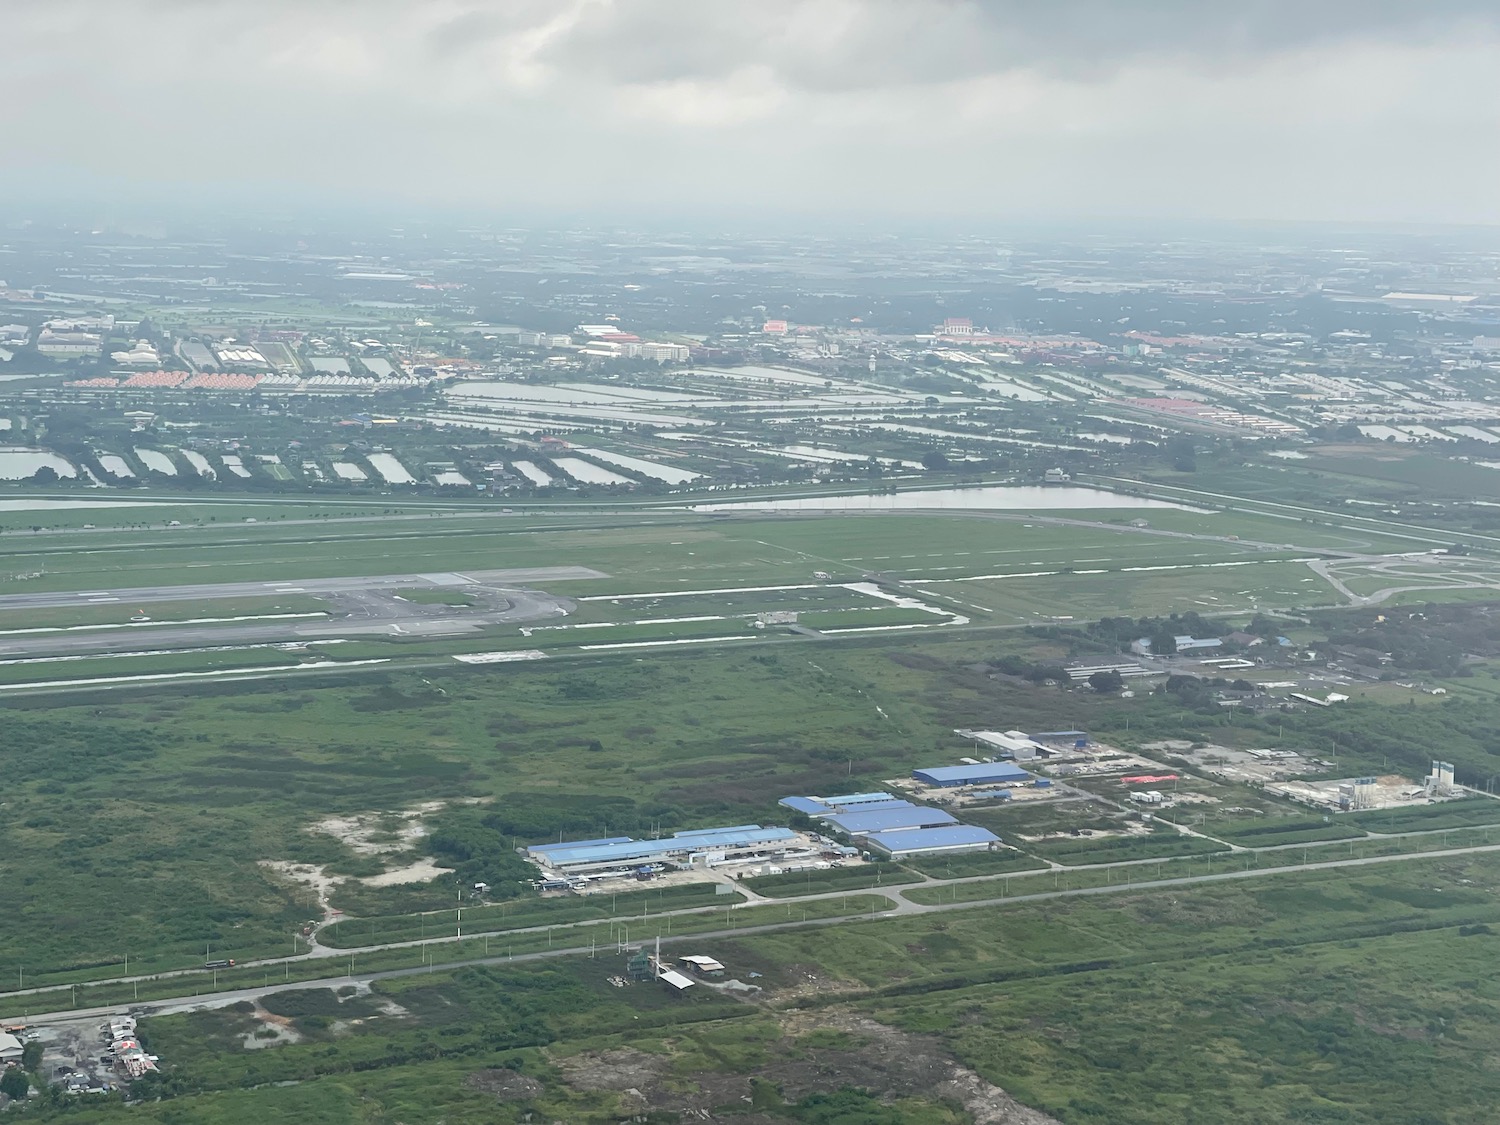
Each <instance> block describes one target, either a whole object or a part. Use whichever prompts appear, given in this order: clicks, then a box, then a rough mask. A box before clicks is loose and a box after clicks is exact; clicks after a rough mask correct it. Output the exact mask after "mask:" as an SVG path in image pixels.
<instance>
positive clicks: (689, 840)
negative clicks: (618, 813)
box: [540, 824, 797, 867]
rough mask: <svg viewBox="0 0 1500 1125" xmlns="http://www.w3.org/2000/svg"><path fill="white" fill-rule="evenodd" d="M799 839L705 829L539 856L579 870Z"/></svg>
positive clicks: (553, 849) (772, 831) (780, 833)
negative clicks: (590, 866)
mask: <svg viewBox="0 0 1500 1125" xmlns="http://www.w3.org/2000/svg"><path fill="white" fill-rule="evenodd" d="M796 838H797V834H796V833H795V832H792V831H791V830H789V829H786V828H761V827H760V826H759V825H755V824H751V825H745V826H742V827H736V828H706V829H702V830H700V831H697V832H690V833H687V834H685V835H678V836H673V837H671V838H669V839H666V840H617V841H611V842H609V843H603V844H599V843H589V842H588V841H583V842H581V843H577V844H569V845H564V846H563V847H561V848H559V847H558V846H557V845H555V844H554V845H551V846H549V847H548V848H547V849H546V851H544V852H541V853H540V854H541V856H542V858H544V859H546V860H547V862H549V863H552V864H556V865H557V866H559V867H578V866H585V865H590V864H611V863H628V862H631V861H634V860H652V859H657V858H664V857H666V856H670V855H683V854H685V853H688V852H698V851H705V850H708V849H714V850H718V849H723V850H733V849H735V848H745V847H758V846H764V845H766V844H777V843H784V842H786V841H789V840H795V839H796Z"/></svg>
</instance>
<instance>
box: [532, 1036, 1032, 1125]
mask: <svg viewBox="0 0 1500 1125" xmlns="http://www.w3.org/2000/svg"><path fill="white" fill-rule="evenodd" d="M779 1020H780V1023H781V1031H782V1038H781V1039H780V1040H779V1041H777V1042H776V1043H775V1044H773V1045H771V1046H770V1048H769V1050H770V1052H771V1054H772V1057H771V1058H768V1059H766V1060H765V1061H764V1063H762V1064H761V1065H759V1066H757V1067H756V1068H755V1072H754V1073H753V1074H730V1073H722V1072H718V1071H695V1072H692V1073H689V1074H684V1073H682V1072H680V1071H679V1070H677V1069H676V1068H675V1066H674V1058H673V1054H672V1053H671V1051H670V1049H671V1048H672V1046H673V1044H672V1042H671V1041H668V1042H667V1044H666V1046H667V1047H668V1048H669V1051H668V1052H667V1053H662V1054H651V1053H647V1052H645V1051H641V1050H637V1049H635V1048H633V1047H618V1048H613V1049H611V1050H606V1051H589V1052H584V1053H582V1054H578V1055H572V1056H568V1057H565V1058H559V1059H555V1060H553V1061H554V1063H555V1065H556V1066H557V1067H558V1069H559V1070H560V1071H561V1072H562V1074H563V1076H564V1078H565V1080H566V1081H567V1082H568V1084H569V1085H571V1086H573V1087H574V1088H575V1089H578V1090H587V1091H595V1092H600V1091H613V1092H615V1093H617V1094H619V1095H620V1106H619V1108H620V1110H621V1111H623V1112H632V1113H646V1112H652V1111H656V1112H665V1113H677V1114H682V1115H684V1116H686V1117H690V1118H692V1119H695V1120H700V1121H725V1122H728V1121H734V1122H740V1121H743V1120H745V1118H744V1116H743V1112H744V1109H745V1108H746V1107H747V1105H748V1104H749V1102H750V1099H751V1097H752V1095H753V1086H752V1079H758V1080H760V1081H762V1082H766V1083H769V1084H771V1085H773V1086H775V1087H776V1088H777V1089H778V1090H779V1091H780V1094H781V1097H782V1099H783V1100H785V1101H786V1102H789V1103H790V1102H796V1101H799V1100H800V1099H802V1098H804V1097H806V1096H808V1095H809V1094H814V1093H828V1092H832V1091H836V1090H839V1089H841V1088H843V1087H847V1086H852V1087H856V1088H859V1089H863V1090H869V1091H871V1092H872V1093H875V1094H877V1095H879V1096H880V1097H882V1098H884V1099H887V1100H895V1099H899V1098H907V1097H921V1098H929V1099H931V1098H937V1099H942V1100H947V1101H952V1102H956V1103H959V1104H961V1105H962V1106H963V1107H964V1109H965V1111H967V1112H968V1113H969V1115H970V1116H971V1117H973V1119H974V1121H975V1123H976V1125H1058V1122H1057V1121H1056V1119H1055V1118H1052V1117H1049V1116H1048V1115H1047V1114H1045V1113H1042V1112H1040V1111H1038V1110H1034V1109H1031V1108H1030V1107H1028V1106H1024V1105H1021V1104H1020V1103H1019V1102H1017V1101H1016V1100H1015V1099H1014V1098H1012V1097H1011V1096H1010V1095H1009V1094H1007V1093H1006V1092H1005V1091H1004V1090H1002V1089H1000V1088H999V1087H998V1086H995V1085H993V1084H991V1083H990V1082H987V1081H986V1080H985V1079H983V1078H982V1077H980V1076H979V1075H978V1074H976V1073H975V1072H974V1071H972V1070H969V1069H968V1068H967V1067H964V1066H961V1065H959V1064H958V1063H957V1062H956V1061H954V1060H953V1059H952V1058H951V1057H950V1056H949V1055H948V1054H947V1053H946V1052H945V1051H944V1050H943V1049H942V1047H941V1046H940V1045H939V1044H938V1043H937V1042H936V1041H935V1040H933V1039H930V1038H927V1037H923V1036H918V1035H912V1034H909V1033H907V1032H903V1031H899V1030H896V1029H895V1028H891V1027H887V1026H886V1025H884V1024H881V1023H877V1022H876V1021H874V1020H872V1019H869V1018H867V1017H865V1016H860V1015H856V1014H854V1013H850V1012H838V1011H831V1010H828V1009H823V1010H820V1011H817V1012H788V1013H782V1014H781V1015H780V1016H779ZM815 1032H821V1033H828V1032H835V1033H838V1034H837V1035H835V1036H834V1037H833V1042H834V1043H836V1044H838V1045H836V1046H827V1045H824V1044H825V1042H826V1035H824V1036H815V1035H814V1033H815Z"/></svg>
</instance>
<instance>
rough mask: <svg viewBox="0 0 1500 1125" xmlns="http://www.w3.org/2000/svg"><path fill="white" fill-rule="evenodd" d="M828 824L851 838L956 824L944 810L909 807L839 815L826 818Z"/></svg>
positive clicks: (952, 817)
mask: <svg viewBox="0 0 1500 1125" xmlns="http://www.w3.org/2000/svg"><path fill="white" fill-rule="evenodd" d="M826 819H827V821H828V823H829V824H831V825H833V826H834V827H835V828H837V829H838V830H839V831H841V832H847V833H848V834H849V835H851V836H863V835H865V834H866V833H868V832H892V831H895V830H897V829H910V828H931V827H933V826H935V825H939V824H956V823H957V820H956V819H955V818H954V816H953V814H952V813H946V812H944V811H943V810H942V809H929V808H923V807H922V806H920V805H907V806H906V807H905V808H899V809H871V810H869V811H868V812H850V813H837V814H835V815H833V816H830V817H827V818H826Z"/></svg>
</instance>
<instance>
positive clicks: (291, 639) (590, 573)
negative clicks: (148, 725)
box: [0, 566, 607, 660]
mask: <svg viewBox="0 0 1500 1125" xmlns="http://www.w3.org/2000/svg"><path fill="white" fill-rule="evenodd" d="M605 577H607V575H604V574H602V573H600V572H599V571H597V570H590V569H589V568H587V567H581V566H563V567H546V568H533V569H528V570H482V571H466V572H464V573H446V572H445V573H430V574H396V575H383V576H365V577H356V578H315V579H304V580H298V581H287V582H222V583H204V584H200V585H193V586H157V587H147V588H132V589H117V590H90V591H84V592H67V593H36V594H11V595H6V596H4V597H0V660H18V659H20V660H24V659H33V658H37V657H48V656H53V657H56V656H81V655H90V654H98V655H107V654H120V655H124V654H131V653H153V652H165V651H176V650H181V649H195V648H215V647H241V646H246V645H265V644H298V643H303V644H305V643H311V642H316V641H320V640H324V641H326V640H333V639H338V638H351V639H355V638H376V637H379V638H391V639H399V638H402V637H411V638H417V637H434V636H451V635H458V634H462V633H468V632H475V631H478V630H480V629H483V628H485V627H486V626H491V625H503V624H512V623H516V622H522V621H536V620H540V619H543V618H548V617H561V616H564V615H566V614H567V613H569V612H571V611H572V609H573V603H572V602H571V601H569V600H568V599H567V598H562V597H558V596H556V595H553V594H548V593H544V592H543V591H541V590H536V589H533V588H531V587H530V585H529V584H530V583H534V582H562V581H569V580H578V579H590V578H605ZM414 589H429V590H430V589H444V590H451V591H453V592H455V593H462V594H465V595H467V596H469V597H470V598H472V599H473V604H472V605H468V606H449V605H429V604H423V603H418V602H412V601H407V600H405V599H404V598H402V597H401V591H402V590H414ZM278 594H286V595H308V596H313V597H317V598H319V599H321V600H323V601H325V602H326V603H327V604H328V607H329V613H328V616H326V617H308V616H290V615H289V616H288V617H287V618H286V619H284V620H265V619H262V620H248V621H238V622H235V621H223V622H212V621H184V622H178V623H174V622H169V621H143V622H130V623H128V624H122V625H113V626H105V627H100V626H90V627H78V628H67V629H56V630H40V631H32V630H16V631H13V632H9V633H7V632H5V614H6V611H7V610H22V609H24V610H37V609H60V608H74V607H78V606H90V605H92V606H99V605H120V606H121V607H129V606H131V605H133V604H152V605H160V604H161V603H163V602H191V601H212V600H218V599H233V598H247V597H255V598H264V597H274V596H276V595H278ZM204 616H205V617H207V616H210V614H208V613H205V614H204Z"/></svg>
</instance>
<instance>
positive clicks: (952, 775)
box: [911, 762, 1031, 789]
mask: <svg viewBox="0 0 1500 1125" xmlns="http://www.w3.org/2000/svg"><path fill="white" fill-rule="evenodd" d="M911 775H912V777H914V778H916V779H917V780H918V781H921V782H925V783H926V784H928V785H932V786H935V787H937V788H940V789H953V788H957V787H958V786H961V785H995V784H997V783H1005V782H1012V783H1014V782H1021V781H1030V780H1031V775H1030V774H1029V773H1027V772H1026V771H1025V770H1023V769H1022V768H1021V767H1020V766H1016V765H1012V764H1011V763H1009V762H975V763H973V764H972V765H961V766H926V767H924V768H923V769H919V770H912V771H911Z"/></svg>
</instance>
